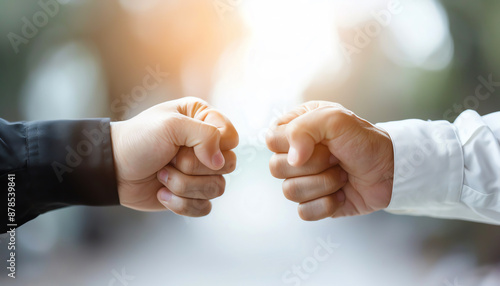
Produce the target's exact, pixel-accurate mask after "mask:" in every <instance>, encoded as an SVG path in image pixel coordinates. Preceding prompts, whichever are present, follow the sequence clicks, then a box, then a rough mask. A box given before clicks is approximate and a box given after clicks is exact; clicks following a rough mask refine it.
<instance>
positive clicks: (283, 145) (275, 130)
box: [266, 125, 290, 153]
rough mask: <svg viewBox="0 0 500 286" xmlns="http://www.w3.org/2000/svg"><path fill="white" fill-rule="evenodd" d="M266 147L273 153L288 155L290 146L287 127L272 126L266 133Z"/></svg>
mask: <svg viewBox="0 0 500 286" xmlns="http://www.w3.org/2000/svg"><path fill="white" fill-rule="evenodd" d="M266 145H267V148H268V149H269V150H271V152H274V153H287V152H288V149H290V145H289V144H288V139H287V138H286V125H275V126H272V127H271V128H270V129H269V130H268V132H267V133H266Z"/></svg>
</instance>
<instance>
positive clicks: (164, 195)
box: [160, 190, 172, 202]
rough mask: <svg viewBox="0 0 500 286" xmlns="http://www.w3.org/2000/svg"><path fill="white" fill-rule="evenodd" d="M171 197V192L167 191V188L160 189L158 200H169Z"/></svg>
mask: <svg viewBox="0 0 500 286" xmlns="http://www.w3.org/2000/svg"><path fill="white" fill-rule="evenodd" d="M171 199H172V193H171V192H169V191H167V190H162V191H161V192H160V200H162V201H164V202H170V200H171Z"/></svg>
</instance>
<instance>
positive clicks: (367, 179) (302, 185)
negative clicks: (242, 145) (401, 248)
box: [266, 101, 394, 220]
mask: <svg viewBox="0 0 500 286" xmlns="http://www.w3.org/2000/svg"><path fill="white" fill-rule="evenodd" d="M266 141H267V146H268V148H269V149H270V150H271V151H272V152H275V153H276V154H274V155H273V157H272V158H271V161H270V163H269V166H270V170H271V173H272V174H273V176H275V177H277V178H280V179H285V181H284V182H283V193H284V194H285V197H286V198H288V199H289V200H291V201H294V202H297V203H299V207H298V212H299V215H300V217H301V218H302V219H304V220H319V219H323V218H326V217H342V216H353V215H362V214H368V213H371V212H374V211H377V210H380V209H383V208H386V207H387V206H388V205H389V202H390V200H391V195H392V178H393V174H394V154H393V147H392V141H391V138H390V137H389V134H388V133H387V132H385V131H384V130H382V129H381V128H379V127H377V126H374V125H373V124H371V123H370V122H368V121H366V120H364V119H361V118H359V117H358V116H356V115H355V114H354V113H352V112H351V111H349V110H347V109H345V108H344V107H343V106H341V105H339V104H335V103H330V102H324V101H311V102H307V103H305V104H303V105H302V106H300V107H298V108H297V109H295V110H293V111H291V112H289V113H288V114H286V115H284V116H282V117H281V118H280V119H279V120H278V121H277V122H276V124H275V125H274V126H273V127H271V129H270V130H269V132H268V134H267V138H266ZM287 153H288V154H287Z"/></svg>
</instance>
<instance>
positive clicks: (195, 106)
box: [177, 97, 239, 151]
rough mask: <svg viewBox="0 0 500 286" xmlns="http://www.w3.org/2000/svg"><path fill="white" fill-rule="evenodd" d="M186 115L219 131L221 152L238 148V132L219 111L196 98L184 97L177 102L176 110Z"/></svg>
mask: <svg viewBox="0 0 500 286" xmlns="http://www.w3.org/2000/svg"><path fill="white" fill-rule="evenodd" d="M177 111H179V112H180V113H181V114H183V115H186V116H187V117H191V118H194V119H197V120H200V121H203V122H206V123H208V124H211V125H213V126H215V127H217V128H218V129H219V132H220V134H221V140H220V148H221V149H222V150H223V151H227V150H231V149H233V148H236V146H238V141H239V138H238V132H236V129H235V128H234V126H233V124H232V123H231V121H230V120H229V119H228V118H227V117H226V116H224V115H223V114H222V113H220V112H219V111H217V110H215V109H214V108H212V107H211V106H210V105H209V104H208V103H207V102H205V101H204V100H201V99H199V98H196V97H185V98H182V99H180V100H179V104H178V109H177Z"/></svg>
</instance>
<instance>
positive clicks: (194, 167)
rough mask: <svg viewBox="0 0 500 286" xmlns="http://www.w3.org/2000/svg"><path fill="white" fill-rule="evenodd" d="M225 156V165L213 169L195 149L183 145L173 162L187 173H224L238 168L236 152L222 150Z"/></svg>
mask: <svg viewBox="0 0 500 286" xmlns="http://www.w3.org/2000/svg"><path fill="white" fill-rule="evenodd" d="M222 155H223V156H224V161H225V164H224V167H222V169H219V170H212V169H210V168H208V167H207V166H205V165H203V164H202V163H201V162H200V160H199V159H198V158H197V157H196V155H195V154H194V149H193V148H189V147H181V148H180V149H179V151H178V152H177V155H175V157H174V159H173V160H172V161H171V164H172V165H173V166H174V167H175V168H177V169H178V170H179V171H181V172H183V173H184V174H187V175H223V174H229V173H231V172H233V171H234V169H236V154H235V153H234V152H233V151H222Z"/></svg>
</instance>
